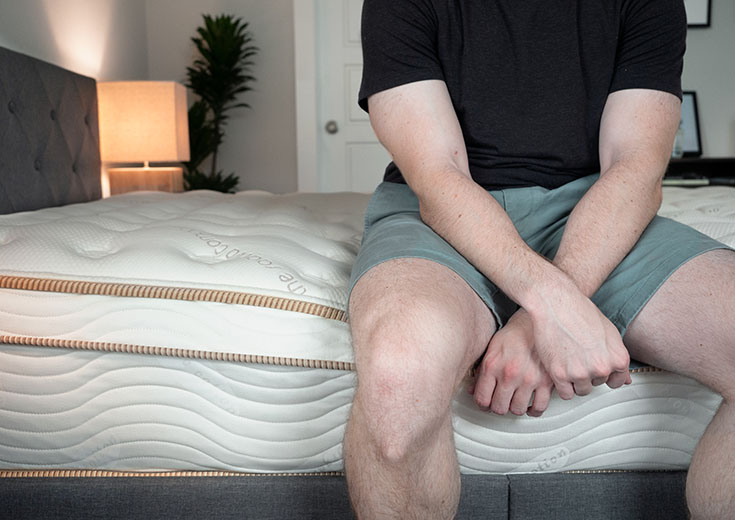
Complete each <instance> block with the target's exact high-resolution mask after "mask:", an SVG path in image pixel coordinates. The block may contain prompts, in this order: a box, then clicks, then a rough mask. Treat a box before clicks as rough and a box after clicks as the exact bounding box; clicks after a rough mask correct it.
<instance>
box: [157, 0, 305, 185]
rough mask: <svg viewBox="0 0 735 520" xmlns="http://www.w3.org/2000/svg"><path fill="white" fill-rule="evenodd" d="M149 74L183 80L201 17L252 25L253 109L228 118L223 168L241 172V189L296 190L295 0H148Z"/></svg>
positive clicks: (220, 160) (246, 97) (247, 97)
mask: <svg viewBox="0 0 735 520" xmlns="http://www.w3.org/2000/svg"><path fill="white" fill-rule="evenodd" d="M146 4H147V28H148V35H147V40H148V71H149V79H153V80H164V79H165V80H177V81H180V82H182V83H183V82H184V81H185V79H186V67H187V66H188V65H190V64H191V63H192V61H193V58H194V56H195V48H194V44H193V43H192V42H191V37H192V36H194V35H195V30H196V28H197V27H198V26H199V25H201V23H202V14H203V13H205V14H211V15H218V14H233V15H236V16H240V17H242V18H243V20H244V21H246V22H249V24H250V25H249V29H250V31H251V32H252V34H253V37H254V40H255V41H254V44H255V45H257V46H258V47H259V48H260V52H259V54H258V55H257V56H256V57H255V59H254V61H255V67H254V68H253V76H255V78H256V79H257V81H256V82H255V83H253V84H252V86H253V88H254V90H253V91H251V92H247V93H246V94H244V95H243V97H242V99H243V101H245V102H246V103H248V104H249V105H250V106H251V107H252V109H243V110H238V111H237V112H235V113H234V114H233V117H232V118H231V119H230V120H229V122H228V126H227V129H226V132H227V133H226V136H225V142H224V144H223V145H222V147H221V148H220V154H219V156H218V159H217V161H218V168H220V167H221V169H223V170H224V172H225V173H226V174H227V173H229V172H232V171H234V172H235V173H236V174H238V175H239V176H240V184H239V185H238V189H240V190H244V189H261V190H267V191H272V192H276V193H285V192H291V191H296V185H297V182H296V107H295V86H294V85H295V75H294V48H293V47H294V38H293V3H292V0H147V2H146ZM190 101H191V99H190Z"/></svg>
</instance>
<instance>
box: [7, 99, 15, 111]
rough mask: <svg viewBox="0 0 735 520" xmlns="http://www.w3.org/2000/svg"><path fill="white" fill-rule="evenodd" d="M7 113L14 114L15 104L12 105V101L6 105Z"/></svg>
mask: <svg viewBox="0 0 735 520" xmlns="http://www.w3.org/2000/svg"><path fill="white" fill-rule="evenodd" d="M8 111H9V112H10V113H11V114H14V113H15V103H13V102H12V101H10V102H9V103H8Z"/></svg>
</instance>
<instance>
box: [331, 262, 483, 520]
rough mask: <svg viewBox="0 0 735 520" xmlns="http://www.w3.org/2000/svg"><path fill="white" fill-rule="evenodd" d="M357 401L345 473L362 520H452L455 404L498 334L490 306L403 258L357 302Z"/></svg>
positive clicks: (366, 284) (373, 278)
mask: <svg viewBox="0 0 735 520" xmlns="http://www.w3.org/2000/svg"><path fill="white" fill-rule="evenodd" d="M350 324H351V328H352V337H353V344H354V349H355V361H356V364H357V380H358V384H357V392H356V394H355V399H354V403H353V406H352V412H351V415H350V419H349V422H348V424H347V432H346V434H345V441H344V450H345V455H344V458H345V469H346V473H347V483H348V486H349V491H350V498H351V500H352V504H353V507H354V508H355V511H356V512H357V515H358V517H359V518H401V519H414V518H415V519H419V518H420V519H428V518H452V517H453V516H454V514H455V513H456V509H457V504H458V501H459V489H460V481H459V470H458V465H457V457H456V452H455V449H454V440H453V429H452V420H451V401H452V397H453V395H454V393H455V392H456V390H457V387H458V385H459V384H460V383H461V381H462V379H463V377H464V375H465V374H466V373H467V370H468V369H469V367H470V366H471V365H472V363H473V362H474V361H475V360H476V359H477V358H478V357H479V356H480V355H481V354H482V352H483V350H484V349H485V347H486V346H487V344H488V342H489V341H490V337H491V336H492V334H493V332H494V331H495V321H494V318H493V316H492V314H491V313H490V311H489V309H488V308H487V306H486V305H485V304H484V302H483V301H482V300H481V299H480V298H479V297H478V296H477V294H476V293H475V292H474V291H473V290H472V289H471V288H470V287H469V286H468V285H467V283H466V282H465V281H464V280H462V279H461V278H460V277H459V276H457V274H455V273H454V272H453V271H451V270H450V269H448V268H446V267H444V266H442V265H439V264H436V263H434V262H430V261H427V260H422V259H415V258H411V259H408V258H406V259H396V260H391V261H388V262H385V263H383V264H380V265H378V266H377V267H375V268H373V269H371V270H370V271H369V272H368V273H366V274H365V275H364V276H363V277H362V278H361V279H360V281H359V282H358V283H357V285H356V286H355V288H354V290H353V292H352V296H351V298H350Z"/></svg>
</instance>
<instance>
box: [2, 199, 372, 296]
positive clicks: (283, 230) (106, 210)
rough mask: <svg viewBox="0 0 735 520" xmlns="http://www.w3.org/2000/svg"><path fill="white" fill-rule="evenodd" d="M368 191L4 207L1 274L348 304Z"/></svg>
mask: <svg viewBox="0 0 735 520" xmlns="http://www.w3.org/2000/svg"><path fill="white" fill-rule="evenodd" d="M368 198H369V196H368V195H367V194H359V193H341V194H317V193H314V194H305V193H299V194H291V195H274V194H271V193H266V192H253V191H249V192H241V193H237V194H234V195H227V194H223V193H215V192H210V191H194V192H187V193H183V194H171V193H162V192H146V193H140V192H138V193H131V194H125V195H119V196H116V197H111V198H109V199H103V200H99V201H95V202H89V203H85V204H75V205H70V206H65V207H62V208H48V209H43V210H39V211H35V212H27V213H16V214H11V215H2V216H0V275H4V276H11V277H29V278H37V279H50V280H71V281H89V282H99V283H113V284H133V285H143V286H154V287H158V286H166V287H183V288H191V289H214V290H221V291H233V292H239V293H252V294H257V295H265V296H273V297H279V298H286V299H294V298H297V299H298V300H300V301H305V302H312V303H316V304H320V305H326V306H328V307H334V308H337V309H341V310H344V309H345V307H346V298H347V292H346V291H347V281H348V280H349V275H350V270H351V267H352V264H353V262H354V259H355V255H356V253H357V250H358V248H359V246H360V240H361V237H362V227H363V213H364V209H365V206H366V205H367V201H368Z"/></svg>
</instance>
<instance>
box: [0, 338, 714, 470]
mask: <svg viewBox="0 0 735 520" xmlns="http://www.w3.org/2000/svg"><path fill="white" fill-rule="evenodd" d="M354 385H355V374H354V372H350V371H339V370H325V369H306V368H294V367H278V366H268V365H257V364H245V363H227V362H217V361H206V360H189V359H180V358H172V357H156V356H145V355H131V354H121V353H115V352H96V351H75V350H68V349H38V348H33V347H25V346H10V345H4V346H2V348H1V349H0V469H6V470H11V469H12V470H71V469H76V470H111V471H162V470H168V471H171V470H176V471H233V472H245V473H250V472H256V473H258V472H275V473H281V472H284V473H289V472H297V473H302V472H325V471H326V472H328V471H341V470H342V469H343V461H342V437H343V435H344V428H345V424H346V421H347V418H348V414H349V409H350V406H351V403H352V397H353V392H354ZM719 401H720V398H719V397H718V396H717V395H715V394H714V393H713V392H711V391H710V390H708V389H706V388H704V387H703V386H701V385H699V384H698V383H696V382H694V381H691V380H689V379H686V378H683V377H680V376H675V375H673V374H669V373H666V372H661V371H655V370H648V369H638V370H636V371H634V374H633V384H632V385H629V386H626V387H624V388H621V389H618V390H611V389H608V388H607V387H598V388H595V389H594V391H593V392H592V393H591V394H590V395H589V396H586V397H584V398H575V399H572V400H570V401H563V400H561V399H553V400H552V402H551V404H550V406H549V409H548V410H547V412H546V413H545V414H544V416H543V417H541V418H530V417H515V416H512V415H508V416H503V417H500V416H496V415H494V414H489V413H484V412H482V411H480V410H479V409H478V408H477V407H476V406H475V405H474V404H473V402H472V399H471V397H470V396H468V395H467V394H466V393H464V392H460V393H458V395H457V398H456V400H455V403H454V413H455V418H454V427H455V442H456V445H457V452H458V457H459V462H460V467H461V471H462V472H463V473H529V472H549V471H569V470H596V469H626V470H634V469H648V470H651V469H683V468H686V467H687V466H688V464H689V459H690V457H691V454H692V452H693V450H694V446H695V445H696V442H697V440H698V439H699V437H700V436H701V434H702V432H703V431H704V428H705V427H706V425H707V424H708V422H709V420H710V419H711V418H712V416H713V414H714V412H715V410H716V408H717V406H718V404H719Z"/></svg>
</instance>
